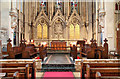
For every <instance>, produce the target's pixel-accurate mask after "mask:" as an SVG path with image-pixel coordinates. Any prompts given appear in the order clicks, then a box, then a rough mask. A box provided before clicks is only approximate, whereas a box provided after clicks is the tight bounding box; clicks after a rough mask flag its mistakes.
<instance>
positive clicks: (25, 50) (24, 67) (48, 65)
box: [0, 39, 120, 79]
mask: <svg viewBox="0 0 120 79" xmlns="http://www.w3.org/2000/svg"><path fill="white" fill-rule="evenodd" d="M10 42H11V40H10V39H8V44H7V46H8V47H7V48H9V50H7V52H5V51H4V52H2V53H3V55H1V56H2V58H3V59H1V60H0V62H1V71H2V74H3V75H1V77H2V78H9V77H10V78H14V77H17V78H20V79H21V78H25V79H36V78H38V79H39V78H53V77H54V78H55V79H57V78H58V77H59V78H60V79H61V78H66V77H67V78H68V79H69V78H72V79H75V78H81V79H84V78H90V79H91V78H92V79H95V78H96V79H97V78H98V79H99V78H103V79H106V78H108V79H109V78H112V79H114V78H119V76H120V60H119V55H117V54H116V55H117V56H115V55H114V54H112V53H111V54H109V55H108V54H106V51H107V48H108V45H107V39H105V44H104V47H102V46H101V47H99V46H97V44H96V42H95V40H94V39H92V40H91V44H90V45H88V44H87V45H86V44H84V43H85V42H84V40H80V41H78V42H77V45H71V46H66V47H59V46H58V47H51V50H50V47H48V46H47V45H46V44H45V45H44V44H43V45H39V46H35V45H34V44H33V43H30V44H26V43H25V40H23V41H22V42H21V44H20V47H12V46H11V43H10ZM53 48H54V50H52V49H53ZM61 48H62V49H64V48H66V49H67V51H66V50H58V49H61ZM48 51H49V52H48ZM50 52H51V53H50ZM5 53H6V54H5ZM107 53H108V52H107ZM103 54H104V55H103ZM105 57H106V59H105ZM116 58H117V59H116ZM55 72H56V75H57V76H56V75H53V73H55ZM63 73H65V74H67V75H64V74H63Z"/></svg>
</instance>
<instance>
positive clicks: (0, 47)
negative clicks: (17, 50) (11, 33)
mask: <svg viewBox="0 0 120 79" xmlns="http://www.w3.org/2000/svg"><path fill="white" fill-rule="evenodd" d="M0 53H2V40H0Z"/></svg>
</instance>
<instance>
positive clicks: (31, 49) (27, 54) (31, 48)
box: [22, 44, 38, 58]
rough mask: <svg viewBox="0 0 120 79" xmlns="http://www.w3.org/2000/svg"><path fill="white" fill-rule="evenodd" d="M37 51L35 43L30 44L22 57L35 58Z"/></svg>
mask: <svg viewBox="0 0 120 79" xmlns="http://www.w3.org/2000/svg"><path fill="white" fill-rule="evenodd" d="M37 53H38V52H37V50H36V49H35V46H34V44H28V45H27V46H26V47H25V49H24V51H23V52H22V58H34V57H35V56H36V55H37Z"/></svg>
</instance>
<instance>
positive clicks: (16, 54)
mask: <svg viewBox="0 0 120 79" xmlns="http://www.w3.org/2000/svg"><path fill="white" fill-rule="evenodd" d="M22 52H23V49H22V47H19V46H18V47H12V48H11V50H10V52H8V53H9V58H21V56H22Z"/></svg>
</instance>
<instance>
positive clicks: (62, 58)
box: [46, 54, 71, 64]
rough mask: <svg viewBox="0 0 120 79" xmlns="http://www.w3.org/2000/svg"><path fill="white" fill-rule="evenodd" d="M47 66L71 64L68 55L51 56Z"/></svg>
mask: <svg viewBox="0 0 120 79" xmlns="http://www.w3.org/2000/svg"><path fill="white" fill-rule="evenodd" d="M46 64H71V61H70V56H69V55H68V54H50V55H48V59H47V61H46Z"/></svg>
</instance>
